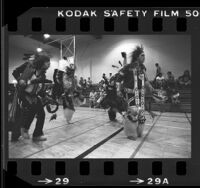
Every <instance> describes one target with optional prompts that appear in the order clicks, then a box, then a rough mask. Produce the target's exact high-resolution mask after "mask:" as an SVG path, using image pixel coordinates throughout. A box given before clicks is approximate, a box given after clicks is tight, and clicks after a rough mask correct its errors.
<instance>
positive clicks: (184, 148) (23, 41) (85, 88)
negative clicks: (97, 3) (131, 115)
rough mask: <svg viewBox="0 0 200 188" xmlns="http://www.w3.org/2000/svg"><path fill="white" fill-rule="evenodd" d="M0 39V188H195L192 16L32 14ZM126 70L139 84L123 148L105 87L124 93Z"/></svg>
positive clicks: (184, 11) (95, 11)
mask: <svg viewBox="0 0 200 188" xmlns="http://www.w3.org/2000/svg"><path fill="white" fill-rule="evenodd" d="M2 33H3V39H2V40H3V43H2V44H3V48H2V51H3V53H2V54H3V56H2V60H3V61H2V63H3V64H2V70H4V71H3V72H2V73H3V75H2V76H3V79H2V85H3V91H4V93H3V96H2V98H3V101H2V102H3V111H2V118H3V126H2V137H3V143H2V145H3V160H2V162H3V169H4V173H5V178H4V181H5V180H6V182H7V183H6V184H8V182H9V181H12V180H11V179H10V178H11V177H12V178H14V177H17V178H19V179H21V180H22V181H23V182H27V183H28V184H29V185H36V186H38V185H42V186H47V185H54V186H66V185H67V186H75V185H83V186H86V185H88V186H90V185H108V186H109V185H115V186H118V185H127V186H135V185H143V186H144V185H147V186H151V185H169V186H171V185H175V186H178V185H193V186H195V185H200V180H199V174H200V152H199V146H198V144H199V141H200V140H199V132H200V130H199V129H200V128H199V126H198V122H199V120H198V119H199V118H198V115H199V114H198V103H197V100H198V97H199V95H198V91H197V88H198V78H197V79H196V78H195V79H194V75H195V74H196V75H198V68H197V67H196V66H197V65H196V64H198V62H200V56H199V47H200V35H199V33H200V8H169V7H168V8H145V7H143V8H134V7H132V8H130V7H123V8H120V7H117V8H116V7H98V8H97V7H90V8H86V7H85V8H83V7H79V8H78V7H62V8H53V7H52V8H49V7H45V8H32V9H30V10H28V11H27V12H25V13H24V14H22V15H20V16H19V17H18V18H17V19H16V20H15V21H13V22H12V23H9V24H8V25H6V26H5V27H4V28H3V31H2ZM140 45H142V46H143V49H139V51H138V49H135V47H136V48H137V46H140ZM142 50H143V51H142ZM141 51H142V52H141ZM121 53H122V54H126V55H125V56H124V55H122V54H121ZM142 53H143V54H144V55H145V57H144V58H141V57H140V55H141V54H142ZM122 61H123V63H121V62H122ZM135 63H137V64H139V65H140V69H141V71H145V73H146V75H147V76H148V79H147V78H145V110H146V111H145V117H146V121H145V126H144V128H143V129H142V133H141V130H140V134H139V132H137V135H138V137H137V139H134V140H133V139H131V136H130V135H131V134H132V132H134V131H136V129H135V128H134V127H135V126H136V127H137V126H138V124H136V123H135V122H134V123H133V122H132V123H130V122H131V121H130V122H129V124H126V123H124V122H126V121H123V116H122V115H121V114H123V113H127V112H126V108H124V109H121V108H122V106H123V91H121V92H120V94H116V95H115V93H114V94H113V93H112V94H111V95H110V93H109V88H111V89H110V90H111V91H115V89H116V88H115V86H116V85H117V84H116V83H119V84H120V85H121V87H122V88H123V87H124V88H127V90H126V91H129V90H128V89H133V88H131V87H134V86H133V85H134V80H133V78H132V77H130V74H129V71H130V72H131V75H132V71H131V70H132V69H133V67H134V66H135ZM191 72H192V76H191ZM102 74H104V75H103V77H102ZM63 75H65V76H63ZM71 75H72V76H71ZM108 75H109V76H108ZM43 76H44V77H45V79H43V78H44V77H43ZM120 76H121V77H120ZM88 77H89V78H88ZM85 78H86V79H85ZM192 78H193V79H192ZM40 79H41V80H40ZM63 79H65V80H64V81H63ZM33 80H36V81H33ZM105 80H107V81H108V84H107V85H106V83H105ZM119 80H120V81H119ZM191 82H192V84H191ZM41 83H43V84H45V85H46V86H47V87H40V85H41ZM115 84H116V85H115ZM29 85H30V87H28V86H29ZM139 85H140V84H139V83H138V87H139ZM146 85H148V86H149V85H151V86H152V88H153V89H152V88H151V87H150V90H151V92H150V97H149V98H150V99H151V100H148V99H149V98H148V97H147V96H146V95H147V93H148V91H147V90H148V88H149V87H147V86H146ZM64 86H65V87H64ZM192 86H194V88H192ZM116 87H117V86H116ZM38 88H39V89H38ZM41 88H45V89H43V90H44V91H42V89H41ZM48 88H49V89H48ZM113 88H114V89H113ZM37 89H38V90H39V92H38V90H37ZM30 90H31V92H29V91H30ZM104 90H105V93H106V95H103V93H104ZM152 90H153V91H152ZM40 92H41V93H42V94H41V95H40ZM95 92H96V93H95ZM44 93H45V94H44ZM77 93H78V94H77ZM152 93H154V94H152ZM129 94H130V93H129ZM142 94H143V93H142ZM44 95H45V96H44ZM192 95H193V96H194V97H192ZM77 96H78V97H77ZM110 96H111V97H110ZM152 96H156V97H152ZM44 97H45V100H47V103H48V104H47V103H42V102H44V101H43V98H44ZM106 97H107V98H106ZM131 97H133V96H131ZM146 97H147V98H146ZM98 99H99V100H98ZM118 99H119V100H118ZM192 99H193V100H194V102H193V103H192ZM152 100H153V102H152ZM55 101H56V102H55ZM77 101H78V102H77ZM102 101H103V102H104V103H107V105H108V106H109V110H108V108H106V109H104V107H102V106H103V102H102ZM111 101H112V103H110V102H111ZM119 101H120V102H119ZM76 102H77V104H76ZM57 104H58V105H57ZM47 105H48V107H47V108H45V106H47ZM55 105H57V106H55ZM191 107H192V108H191ZM57 108H58V109H57ZM48 109H49V110H48ZM54 109H56V110H55V111H56V112H55V111H54ZM114 109H115V110H114ZM116 109H117V110H116ZM107 111H108V112H107ZM53 112H55V113H53ZM152 114H153V115H152ZM192 124H193V126H192ZM127 128H128V133H129V134H128V135H127V133H126V132H125V131H124V130H125V129H126V130H127ZM137 131H138V129H137ZM133 134H135V132H134V133H133ZM139 135H141V136H139Z"/></svg>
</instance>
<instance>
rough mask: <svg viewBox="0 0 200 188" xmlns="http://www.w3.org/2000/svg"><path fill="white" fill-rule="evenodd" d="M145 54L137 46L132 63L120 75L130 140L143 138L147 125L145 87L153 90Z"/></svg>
mask: <svg viewBox="0 0 200 188" xmlns="http://www.w3.org/2000/svg"><path fill="white" fill-rule="evenodd" d="M144 61H145V54H144V50H143V47H142V46H137V47H136V49H135V50H134V51H133V52H132V54H131V62H130V63H129V64H127V65H125V66H124V67H123V68H122V69H121V70H120V71H119V74H118V82H119V83H120V87H121V89H120V91H121V93H122V95H123V96H124V98H125V99H126V100H127V103H128V107H127V109H126V112H125V114H124V130H125V134H126V135H127V137H128V138H129V139H133V140H135V139H136V138H137V137H141V136H142V133H143V129H144V125H145V120H146V119H145V113H144V110H145V93H144V90H145V86H148V87H149V88H151V90H153V87H152V86H151V84H150V82H149V81H148V78H147V75H146V67H145V66H144Z"/></svg>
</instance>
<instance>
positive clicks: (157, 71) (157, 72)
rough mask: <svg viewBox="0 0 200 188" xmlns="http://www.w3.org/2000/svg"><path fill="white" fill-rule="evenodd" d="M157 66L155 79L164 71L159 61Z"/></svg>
mask: <svg viewBox="0 0 200 188" xmlns="http://www.w3.org/2000/svg"><path fill="white" fill-rule="evenodd" d="M155 66H156V76H155V80H156V78H157V76H159V74H160V73H161V74H162V71H161V67H160V65H159V64H158V63H156V64H155Z"/></svg>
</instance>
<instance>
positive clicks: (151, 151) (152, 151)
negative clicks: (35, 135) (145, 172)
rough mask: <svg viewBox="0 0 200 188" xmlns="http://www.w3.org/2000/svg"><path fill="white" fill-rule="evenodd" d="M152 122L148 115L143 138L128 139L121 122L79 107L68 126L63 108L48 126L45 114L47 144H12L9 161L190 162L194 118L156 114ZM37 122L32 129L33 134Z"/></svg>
mask: <svg viewBox="0 0 200 188" xmlns="http://www.w3.org/2000/svg"><path fill="white" fill-rule="evenodd" d="M155 113H156V114H157V116H156V117H155V119H154V120H152V119H151V118H150V116H149V114H148V113H146V114H147V115H146V118H147V120H146V126H145V129H144V135H143V137H142V138H138V139H137V140H136V141H133V140H129V139H127V138H126V136H125V134H124V131H123V125H122V123H121V122H122V118H121V116H120V115H119V114H118V115H117V120H118V121H117V122H110V121H109V118H108V115H107V112H106V111H105V110H102V109H91V108H85V107H77V108H76V112H75V113H74V116H73V118H72V121H71V122H72V123H71V124H67V123H66V121H65V119H64V116H63V111H62V107H60V108H59V110H58V112H57V115H58V117H57V119H56V120H52V121H50V122H49V119H50V116H51V114H49V113H46V121H45V125H44V133H45V136H46V137H47V141H44V142H33V141H32V139H29V140H20V141H18V142H16V143H12V142H10V141H9V157H10V158H190V157H191V114H190V113H171V112H163V113H160V112H155ZM34 126H35V120H34V122H33V124H32V125H31V129H30V134H31V133H32V132H33V129H34Z"/></svg>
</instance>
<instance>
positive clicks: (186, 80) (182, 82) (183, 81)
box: [178, 70, 191, 88]
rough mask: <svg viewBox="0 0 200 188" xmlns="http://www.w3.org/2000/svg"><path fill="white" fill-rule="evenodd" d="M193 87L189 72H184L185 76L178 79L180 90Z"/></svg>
mask: <svg viewBox="0 0 200 188" xmlns="http://www.w3.org/2000/svg"><path fill="white" fill-rule="evenodd" d="M190 85H191V76H190V72H189V71H188V70H186V71H184V73H183V75H182V76H180V77H179V78H178V86H179V88H185V87H190Z"/></svg>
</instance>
